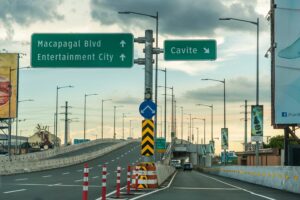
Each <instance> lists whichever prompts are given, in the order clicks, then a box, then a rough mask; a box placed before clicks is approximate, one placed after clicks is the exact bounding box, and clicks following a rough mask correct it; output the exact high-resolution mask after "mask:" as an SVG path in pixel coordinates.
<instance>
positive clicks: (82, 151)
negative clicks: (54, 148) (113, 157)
mask: <svg viewBox="0 0 300 200" xmlns="http://www.w3.org/2000/svg"><path fill="white" fill-rule="evenodd" d="M118 142H120V141H119V140H117V141H116V142H104V143H100V144H97V145H93V146H90V147H87V148H83V149H79V150H76V151H71V152H68V153H64V154H60V155H56V156H53V157H51V158H50V159H54V158H66V157H69V156H77V155H81V154H85V153H90V152H94V151H98V150H100V149H103V148H105V147H108V146H110V145H113V144H116V143H118Z"/></svg>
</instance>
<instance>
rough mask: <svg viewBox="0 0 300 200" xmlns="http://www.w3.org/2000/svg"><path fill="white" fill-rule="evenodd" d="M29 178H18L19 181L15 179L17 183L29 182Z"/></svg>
mask: <svg viewBox="0 0 300 200" xmlns="http://www.w3.org/2000/svg"><path fill="white" fill-rule="evenodd" d="M27 180H28V178H18V179H15V181H27Z"/></svg>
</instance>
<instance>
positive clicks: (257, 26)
mask: <svg viewBox="0 0 300 200" xmlns="http://www.w3.org/2000/svg"><path fill="white" fill-rule="evenodd" d="M219 20H235V21H240V22H246V23H250V24H253V25H256V105H257V106H258V105H259V18H257V19H256V21H249V20H244V19H238V18H232V17H228V18H219ZM255 161H256V166H258V165H259V141H256V148H255Z"/></svg>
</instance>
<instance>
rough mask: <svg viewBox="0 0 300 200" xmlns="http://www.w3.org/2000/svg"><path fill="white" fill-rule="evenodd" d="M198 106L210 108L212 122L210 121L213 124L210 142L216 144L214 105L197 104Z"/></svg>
mask: <svg viewBox="0 0 300 200" xmlns="http://www.w3.org/2000/svg"><path fill="white" fill-rule="evenodd" d="M196 106H206V107H209V108H210V109H211V120H210V122H211V134H210V137H211V138H210V140H211V141H212V142H214V105H213V104H212V105H206V104H201V103H199V104H196Z"/></svg>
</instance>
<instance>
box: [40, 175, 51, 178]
mask: <svg viewBox="0 0 300 200" xmlns="http://www.w3.org/2000/svg"><path fill="white" fill-rule="evenodd" d="M51 176H52V175H46V176H42V177H43V178H49V177H51Z"/></svg>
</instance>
